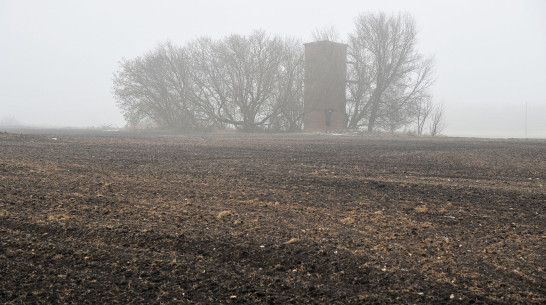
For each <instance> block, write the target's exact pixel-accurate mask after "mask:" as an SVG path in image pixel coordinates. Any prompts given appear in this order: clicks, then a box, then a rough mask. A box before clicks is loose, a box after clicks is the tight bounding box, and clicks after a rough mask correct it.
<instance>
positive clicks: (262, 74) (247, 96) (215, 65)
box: [188, 31, 303, 131]
mask: <svg viewBox="0 0 546 305" xmlns="http://www.w3.org/2000/svg"><path fill="white" fill-rule="evenodd" d="M296 44H297V45H300V44H301V43H299V42H298V41H295V40H285V41H283V40H282V39H280V38H278V37H271V36H269V35H267V34H265V33H264V32H262V31H255V32H254V33H252V34H251V35H249V36H248V37H244V36H240V35H231V36H228V37H226V38H225V39H223V40H220V41H212V40H211V39H199V40H197V41H196V42H194V43H192V44H190V46H189V48H188V49H189V50H190V54H191V62H192V68H191V69H190V74H191V82H192V86H191V89H192V90H191V92H192V98H193V100H194V102H195V104H196V105H198V106H199V107H200V108H201V109H202V111H203V112H205V113H206V114H207V115H208V116H209V117H210V118H212V119H214V120H215V121H217V122H220V123H223V124H229V125H233V126H235V127H237V128H240V129H242V130H245V131H253V130H257V129H259V128H262V127H265V126H270V125H271V124H272V122H273V121H275V122H277V123H278V122H280V121H279V120H280V119H286V120H287V123H288V124H289V125H290V126H286V129H296V127H295V126H294V125H297V124H298V123H297V122H294V120H295V119H296V118H295V117H294V115H295V113H294V110H297V109H293V108H294V107H296V108H297V105H298V104H301V103H302V102H301V94H300V93H299V91H301V89H300V87H301V81H300V78H301V75H300V74H302V68H301V67H302V66H303V63H302V59H301V53H302V52H301V50H300V49H298V48H296V47H295V45H296ZM281 129H282V128H281Z"/></svg>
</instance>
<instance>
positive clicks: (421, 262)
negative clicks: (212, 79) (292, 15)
mask: <svg viewBox="0 0 546 305" xmlns="http://www.w3.org/2000/svg"><path fill="white" fill-rule="evenodd" d="M545 255H546V141H540V140H534V141H533V140H476V139H450V138H445V139H434V140H433V139H430V138H387V139H385V138H383V139H382V138H373V137H348V136H332V135H331V136H323V135H284V136H275V135H260V136H255V135H208V136H197V135H196V136H179V135H147V136H135V135H123V134H119V133H105V134H102V135H101V134H97V135H93V134H87V135H80V136H78V135H67V134H64V135H63V134H59V135H57V134H47V135H28V134H27V135H21V134H10V133H0V303H2V304H33V303H36V304H42V303H47V304H50V303H72V304H116V303H117V304H120V303H121V304H128V303H131V304H160V303H165V304H167V303H202V304H214V303H272V304H290V303H317V304H334V303H338V304H350V303H353V304H361V303H377V304H382V303H410V304H411V303H430V304H440V303H464V304H472V303H475V304H479V303H484V304H517V303H521V304H531V303H535V304H544V303H546V280H545V278H546V276H545V275H546V272H545V270H546V257H545Z"/></svg>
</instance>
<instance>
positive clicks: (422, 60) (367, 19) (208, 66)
mask: <svg viewBox="0 0 546 305" xmlns="http://www.w3.org/2000/svg"><path fill="white" fill-rule="evenodd" d="M313 36H314V39H316V40H330V41H337V42H343V41H341V40H340V39H339V35H338V34H337V33H336V32H335V29H333V28H325V29H322V30H317V31H315V33H314V34H313ZM345 43H346V44H347V45H348V54H347V75H348V80H347V114H348V118H347V119H348V120H347V129H350V130H361V129H365V130H368V131H370V132H371V131H377V130H385V131H395V130H399V129H401V128H406V129H412V130H415V132H416V133H418V134H422V133H424V130H425V126H429V129H430V133H431V134H432V135H438V134H439V133H440V132H441V131H442V128H443V126H444V125H443V124H444V123H443V120H444V117H443V108H441V107H439V106H435V105H433V102H432V96H431V94H430V87H431V85H432V83H433V75H432V72H433V59H432V58H430V57H425V56H423V55H422V54H421V53H419V52H418V50H417V49H416V43H417V30H416V25H415V20H414V19H413V18H412V17H411V16H410V15H407V14H391V15H387V14H385V13H371V14H362V15H360V16H358V17H357V18H356V19H355V29H354V31H353V32H352V33H350V34H349V35H348V39H347V41H346V42H345ZM303 63H304V49H303V44H302V42H301V41H300V40H298V39H295V38H284V37H280V36H276V35H270V34H268V33H266V32H264V31H258V30H257V31H254V32H252V33H251V34H249V35H246V36H243V35H238V34H232V35H229V36H227V37H225V38H222V39H217V40H213V39H211V38H207V37H203V38H199V39H196V40H195V41H192V42H189V43H187V44H186V45H184V46H176V45H174V44H172V43H170V42H168V43H162V44H159V45H158V46H157V47H156V49H155V50H153V51H151V52H148V53H146V54H144V55H143V56H139V57H136V58H134V59H123V60H121V61H120V63H119V68H118V70H117V71H116V72H115V73H114V78H113V93H114V97H115V99H116V101H117V105H118V107H119V108H120V110H121V111H122V113H123V115H124V117H125V119H126V121H127V123H128V125H129V126H140V125H146V124H149V125H152V126H156V127H161V128H169V129H179V130H185V131H206V130H211V129H223V128H227V127H231V128H236V129H239V130H242V131H274V132H296V131H300V130H301V129H302V125H303V115H304V113H303V111H304V107H303V75H304V71H303Z"/></svg>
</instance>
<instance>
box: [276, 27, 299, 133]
mask: <svg viewBox="0 0 546 305" xmlns="http://www.w3.org/2000/svg"><path fill="white" fill-rule="evenodd" d="M282 54H283V57H282V60H281V66H280V70H279V75H278V77H277V78H278V80H277V86H276V89H275V93H274V99H275V101H276V103H277V104H278V109H279V111H278V114H277V115H276V116H272V118H271V129H272V130H274V131H289V132H295V131H300V130H301V128H302V125H303V54H304V52H303V45H302V43H301V41H300V40H297V39H293V38H287V39H285V40H284V41H283V52H282Z"/></svg>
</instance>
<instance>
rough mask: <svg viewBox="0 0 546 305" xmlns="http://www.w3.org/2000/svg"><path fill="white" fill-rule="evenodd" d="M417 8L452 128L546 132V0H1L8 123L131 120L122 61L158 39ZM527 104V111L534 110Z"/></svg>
mask: <svg viewBox="0 0 546 305" xmlns="http://www.w3.org/2000/svg"><path fill="white" fill-rule="evenodd" d="M380 10H381V11H385V12H398V11H402V12H408V13H410V14H411V15H412V16H413V17H414V18H415V20H416V22H417V26H418V31H419V35H418V38H419V45H418V48H419V50H420V51H421V52H422V53H424V54H426V55H433V56H434V58H435V73H434V75H435V79H436V81H435V84H434V85H433V89H432V91H433V93H434V99H435V101H437V102H442V103H443V104H444V105H445V111H446V123H447V128H446V129H445V130H444V131H443V133H444V134H446V135H449V136H479V137H541V138H545V137H546V72H545V71H546V1H543V0H534V1H533V0H528V1H494V0H491V1H341V0H340V1H322V0H320V1H319V0H314V1H293V0H292V1H285V0H277V1H267V2H265V1H243V0H234V1H233V0H232V1H212V0H208V1H198V2H197V1H195V2H194V1H192V2H191V3H190V1H154V2H151V1H88V2H83V1H68V0H66V1H15V0H13V1H12V0H0V41H1V48H0V71H1V72H0V125H16V124H20V125H29V126H39V127H101V126H117V127H123V126H124V125H125V121H124V119H123V117H122V115H121V113H120V111H119V109H118V108H117V107H116V104H115V101H114V98H113V96H112V74H113V72H114V71H116V70H117V67H118V61H119V60H120V59H122V58H123V57H125V58H133V57H136V56H139V55H142V54H144V53H146V52H148V51H149V50H152V49H153V48H154V47H155V46H156V45H157V44H158V43H160V42H164V41H172V42H173V43H175V44H179V45H183V44H185V43H186V42H188V41H191V40H193V39H195V38H197V37H201V36H211V37H214V38H219V37H223V36H225V35H228V34H231V33H240V34H248V33H249V32H251V31H252V30H253V29H263V30H265V31H267V32H268V33H271V34H279V35H282V36H294V37H297V38H301V39H302V40H303V41H304V42H305V41H310V40H311V36H312V32H313V31H314V30H315V29H317V28H321V27H324V26H328V25H333V26H335V27H336V28H337V30H338V31H339V33H340V34H341V35H342V36H343V37H344V36H345V35H346V34H347V33H349V32H351V31H352V30H353V28H354V25H353V20H354V18H355V17H356V16H357V15H358V14H359V13H362V12H377V11H380ZM526 109H527V113H526Z"/></svg>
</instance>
